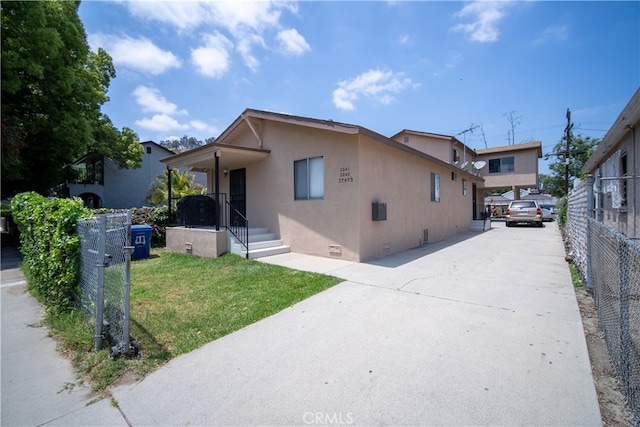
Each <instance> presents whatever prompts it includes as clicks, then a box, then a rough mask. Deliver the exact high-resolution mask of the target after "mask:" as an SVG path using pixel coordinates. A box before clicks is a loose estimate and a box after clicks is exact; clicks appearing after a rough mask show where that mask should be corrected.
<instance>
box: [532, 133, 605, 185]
mask: <svg viewBox="0 0 640 427" xmlns="http://www.w3.org/2000/svg"><path fill="white" fill-rule="evenodd" d="M569 142H570V145H569V153H567V152H566V151H567V139H566V136H564V137H563V138H562V139H561V140H560V142H558V143H557V144H556V145H555V147H554V148H553V152H552V153H550V154H545V155H544V159H545V160H549V159H550V158H551V157H553V159H554V160H553V162H552V163H549V169H550V171H551V174H550V175H544V174H543V175H540V182H541V184H542V187H543V190H544V192H545V193H547V194H551V195H553V196H556V197H562V196H564V180H565V179H564V178H565V173H564V172H565V166H566V159H567V154H568V159H569V188H572V187H573V180H574V179H575V178H583V177H584V175H583V174H582V173H581V172H580V171H581V170H582V167H583V166H584V164H585V163H586V162H587V160H589V157H591V154H593V151H594V150H595V149H596V147H597V146H598V144H599V143H600V139H598V138H591V137H590V136H582V135H580V134H579V135H577V136H575V135H573V134H572V135H571V140H570V141H569Z"/></svg>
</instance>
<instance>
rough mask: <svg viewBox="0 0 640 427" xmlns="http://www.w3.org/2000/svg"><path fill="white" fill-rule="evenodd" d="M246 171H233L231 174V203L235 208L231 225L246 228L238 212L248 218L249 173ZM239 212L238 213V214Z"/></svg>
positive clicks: (232, 211) (232, 212)
mask: <svg viewBox="0 0 640 427" xmlns="http://www.w3.org/2000/svg"><path fill="white" fill-rule="evenodd" d="M246 171H247V170H246V169H244V168H243V169H233V170H232V171H230V172H229V179H230V181H229V203H231V206H233V207H234V208H235V210H233V209H232V210H231V218H230V220H231V222H230V225H235V226H244V220H243V219H242V218H241V217H240V216H239V215H238V212H239V213H240V214H242V215H243V216H244V217H245V218H246V216H247V178H246V177H247V173H246ZM236 211H237V212H236Z"/></svg>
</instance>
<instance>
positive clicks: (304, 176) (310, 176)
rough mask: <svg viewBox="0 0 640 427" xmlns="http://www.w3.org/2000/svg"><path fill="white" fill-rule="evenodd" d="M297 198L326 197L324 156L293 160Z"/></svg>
mask: <svg viewBox="0 0 640 427" xmlns="http://www.w3.org/2000/svg"><path fill="white" fill-rule="evenodd" d="M293 187H294V198H295V200H311V199H322V198H324V157H323V156H320V157H312V158H309V159H301V160H296V161H294V162H293Z"/></svg>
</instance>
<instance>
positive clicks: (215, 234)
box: [167, 227, 228, 258]
mask: <svg viewBox="0 0 640 427" xmlns="http://www.w3.org/2000/svg"><path fill="white" fill-rule="evenodd" d="M227 235H228V234H227V231H226V230H220V231H216V230H215V229H206V228H202V227H198V228H186V227H167V251H169V252H175V253H182V254H184V253H187V254H192V255H198V256H202V257H208V258H217V257H219V256H220V255H222V254H223V253H225V252H227V251H228V238H227Z"/></svg>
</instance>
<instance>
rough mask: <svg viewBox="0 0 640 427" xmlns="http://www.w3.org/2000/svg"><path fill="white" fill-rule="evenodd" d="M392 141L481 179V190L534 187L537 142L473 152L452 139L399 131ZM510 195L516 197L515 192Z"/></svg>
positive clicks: (540, 147)
mask: <svg viewBox="0 0 640 427" xmlns="http://www.w3.org/2000/svg"><path fill="white" fill-rule="evenodd" d="M392 139H394V140H396V141H398V142H400V143H402V144H405V145H407V146H409V147H411V148H414V149H416V150H418V151H422V152H424V153H427V154H429V155H431V156H433V157H436V158H438V159H440V160H442V161H443V162H446V163H448V164H450V165H455V166H457V167H458V168H459V169H462V170H464V171H467V172H471V173H473V174H476V175H480V176H481V177H482V178H484V184H483V185H484V189H485V190H492V189H503V188H511V189H512V191H513V190H521V189H528V188H538V159H539V158H541V157H542V143H541V142H540V141H535V142H526V143H521V144H514V145H505V146H501V147H492V148H487V149H482V150H474V149H472V148H470V147H467V146H466V145H465V144H464V143H462V142H461V141H460V140H458V139H457V138H456V137H455V136H448V135H441V134H436V133H429V132H418V131H413V130H406V129H405V130H403V131H401V132H399V133H397V134H396V135H394V136H393V137H392ZM514 194H520V192H519V191H518V192H515V191H514Z"/></svg>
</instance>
